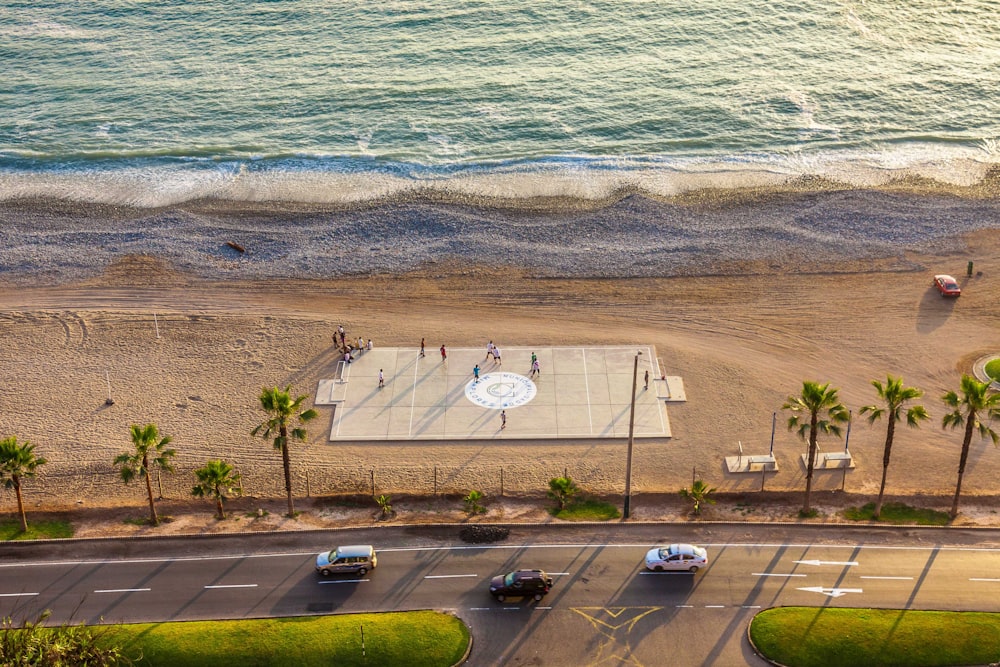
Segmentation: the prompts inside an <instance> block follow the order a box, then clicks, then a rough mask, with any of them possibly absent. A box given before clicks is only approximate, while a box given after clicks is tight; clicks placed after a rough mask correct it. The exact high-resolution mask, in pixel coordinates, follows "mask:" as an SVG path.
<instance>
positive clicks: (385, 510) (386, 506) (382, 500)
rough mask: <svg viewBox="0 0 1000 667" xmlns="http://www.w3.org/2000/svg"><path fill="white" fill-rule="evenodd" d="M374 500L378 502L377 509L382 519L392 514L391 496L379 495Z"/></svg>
mask: <svg viewBox="0 0 1000 667" xmlns="http://www.w3.org/2000/svg"><path fill="white" fill-rule="evenodd" d="M375 502H376V503H378V508H379V510H380V511H381V513H382V515H381V516H382V518H383V519H388V518H389V517H391V516H392V498H391V497H389V496H386V495H381V496H379V497H378V498H376V499H375Z"/></svg>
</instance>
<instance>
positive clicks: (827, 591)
mask: <svg viewBox="0 0 1000 667" xmlns="http://www.w3.org/2000/svg"><path fill="white" fill-rule="evenodd" d="M798 590H800V591H807V592H809V593H822V594H823V595H829V596H830V597H832V598H839V597H840V596H841V595H847V594H848V593H863V592H864V591H862V590H861V589H860V588H823V587H822V586H810V587H809V588H799V589H798Z"/></svg>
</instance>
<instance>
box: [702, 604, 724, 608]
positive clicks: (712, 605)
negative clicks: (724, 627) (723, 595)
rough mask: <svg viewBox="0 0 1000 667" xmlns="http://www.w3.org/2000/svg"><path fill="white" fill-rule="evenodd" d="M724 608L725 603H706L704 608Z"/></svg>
mask: <svg viewBox="0 0 1000 667" xmlns="http://www.w3.org/2000/svg"><path fill="white" fill-rule="evenodd" d="M725 608H726V605H724V604H707V605H705V609H725Z"/></svg>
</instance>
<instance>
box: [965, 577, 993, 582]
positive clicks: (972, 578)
mask: <svg viewBox="0 0 1000 667" xmlns="http://www.w3.org/2000/svg"><path fill="white" fill-rule="evenodd" d="M969 581H1000V579H978V578H976V577H970V578H969Z"/></svg>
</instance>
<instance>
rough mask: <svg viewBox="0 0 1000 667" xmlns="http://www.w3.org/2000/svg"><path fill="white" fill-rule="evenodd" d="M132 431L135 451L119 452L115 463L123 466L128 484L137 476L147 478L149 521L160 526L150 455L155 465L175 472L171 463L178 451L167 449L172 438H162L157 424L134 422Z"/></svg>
mask: <svg viewBox="0 0 1000 667" xmlns="http://www.w3.org/2000/svg"><path fill="white" fill-rule="evenodd" d="M130 432H131V435H132V446H133V447H135V451H134V452H125V453H123V454H119V455H118V456H116V457H115V462H114V464H115V465H116V466H121V468H120V470H119V473H120V474H121V477H122V481H123V482H125V483H126V484H128V483H130V482H131V481H132V480H133V479H135V478H136V477H142V478H143V479H145V480H146V496H147V497H148V498H149V522H150V523H151V524H152V525H154V526H158V525H160V517H158V516H156V505H155V504H154V503H153V483H152V481H151V480H150V476H149V473H150V455H152V456H153V459H152V461H153V465H154V466H156V467H157V468H159V469H160V470H163V471H164V472H173V471H174V467H173V465H171V463H170V459H172V458H173V457H174V454H176V453H177V452H175V451H174V450H172V449H167V445H169V444H170V443H171V441H172V438H171V437H170V436H169V435H165V436H163V437H162V438H161V437H160V431H159V429H158V428H156V424H146V425H145V426H139V425H138V424H132V428H131V431H130Z"/></svg>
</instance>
